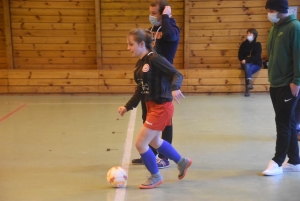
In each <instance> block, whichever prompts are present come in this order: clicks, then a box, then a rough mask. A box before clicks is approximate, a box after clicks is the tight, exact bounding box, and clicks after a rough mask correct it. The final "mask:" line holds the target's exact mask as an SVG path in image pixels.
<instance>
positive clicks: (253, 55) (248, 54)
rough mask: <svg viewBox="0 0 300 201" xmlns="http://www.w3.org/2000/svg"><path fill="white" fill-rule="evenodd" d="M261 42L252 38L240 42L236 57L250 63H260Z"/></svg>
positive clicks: (259, 64)
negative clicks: (250, 40)
mask: <svg viewBox="0 0 300 201" xmlns="http://www.w3.org/2000/svg"><path fill="white" fill-rule="evenodd" d="M261 51H262V50H261V44H260V42H256V39H254V40H253V41H252V42H251V43H250V42H249V41H248V40H245V41H244V42H242V44H241V45H240V48H239V53H238V58H239V60H240V61H242V60H244V59H245V60H246V63H252V64H255V65H258V66H261V65H262V59H261Z"/></svg>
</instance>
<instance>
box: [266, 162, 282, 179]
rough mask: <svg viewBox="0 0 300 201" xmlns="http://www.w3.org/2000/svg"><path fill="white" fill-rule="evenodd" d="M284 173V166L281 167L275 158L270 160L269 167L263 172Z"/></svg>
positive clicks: (271, 173)
mask: <svg viewBox="0 0 300 201" xmlns="http://www.w3.org/2000/svg"><path fill="white" fill-rule="evenodd" d="M282 173H283V171H282V167H279V166H278V164H277V163H276V162H275V161H273V160H271V161H270V163H269V165H268V167H267V169H266V170H265V171H263V172H262V174H263V175H265V176H274V175H279V174H282Z"/></svg>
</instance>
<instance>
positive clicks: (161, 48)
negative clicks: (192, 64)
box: [126, 0, 180, 169]
mask: <svg viewBox="0 0 300 201" xmlns="http://www.w3.org/2000/svg"><path fill="white" fill-rule="evenodd" d="M149 11H150V15H149V21H150V23H151V24H152V27H150V29H149V30H150V31H151V32H152V35H153V38H154V41H153V46H154V49H155V51H156V53H158V54H160V55H162V56H163V57H165V58H166V59H167V60H168V61H169V62H170V63H171V64H173V60H174V57H175V53H176V51H177V47H178V44H179V38H180V37H179V36H180V30H179V28H178V26H177V25H176V21H175V19H174V18H172V15H171V7H170V6H169V4H168V2H167V1H166V0H154V1H153V2H151V4H150V8H149ZM139 101H140V99H137V97H135V96H133V97H132V98H131V99H130V100H129V102H128V103H130V104H128V103H127V104H126V105H131V106H130V107H129V108H127V110H130V109H132V108H133V107H135V106H136V105H137V104H138V103H139ZM141 105H142V119H143V122H144V121H145V120H146V115H147V109H146V104H145V102H144V101H143V99H142V101H141ZM162 139H164V140H166V141H167V142H169V143H170V144H171V143H172V139H173V125H170V126H166V127H165V129H164V130H163V131H162ZM151 149H152V151H153V152H154V153H155V155H157V151H156V150H155V149H154V148H152V147H151ZM132 163H133V164H143V161H142V159H141V158H137V159H133V160H132ZM157 165H158V168H160V169H162V168H167V167H169V166H170V163H169V160H168V158H166V157H165V156H163V155H161V154H159V155H158V157H157Z"/></svg>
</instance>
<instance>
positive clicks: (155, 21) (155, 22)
mask: <svg viewBox="0 0 300 201" xmlns="http://www.w3.org/2000/svg"><path fill="white" fill-rule="evenodd" d="M149 21H150V23H151V24H152V25H153V26H158V25H159V24H160V22H158V21H157V17H154V16H152V15H149Z"/></svg>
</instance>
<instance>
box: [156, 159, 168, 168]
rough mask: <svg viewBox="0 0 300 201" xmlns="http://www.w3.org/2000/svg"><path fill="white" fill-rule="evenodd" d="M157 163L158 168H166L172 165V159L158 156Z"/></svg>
mask: <svg viewBox="0 0 300 201" xmlns="http://www.w3.org/2000/svg"><path fill="white" fill-rule="evenodd" d="M156 164H157V167H158V169H164V168H168V167H170V161H169V160H168V159H167V158H159V157H157V158H156Z"/></svg>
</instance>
